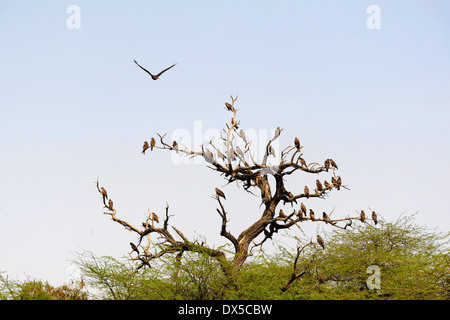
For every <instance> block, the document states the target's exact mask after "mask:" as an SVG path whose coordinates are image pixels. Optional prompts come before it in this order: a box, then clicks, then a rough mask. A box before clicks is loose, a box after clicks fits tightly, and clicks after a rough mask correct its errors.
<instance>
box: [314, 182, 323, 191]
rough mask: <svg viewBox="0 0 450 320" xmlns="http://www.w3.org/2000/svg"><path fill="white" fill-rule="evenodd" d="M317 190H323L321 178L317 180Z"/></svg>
mask: <svg viewBox="0 0 450 320" xmlns="http://www.w3.org/2000/svg"><path fill="white" fill-rule="evenodd" d="M316 186H317V190H319V191H322V189H323V187H322V184H321V183H320V181H319V180H316Z"/></svg>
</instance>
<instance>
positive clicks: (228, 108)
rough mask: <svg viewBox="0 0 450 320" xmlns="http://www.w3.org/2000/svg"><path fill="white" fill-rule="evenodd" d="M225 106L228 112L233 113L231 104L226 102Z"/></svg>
mask: <svg viewBox="0 0 450 320" xmlns="http://www.w3.org/2000/svg"><path fill="white" fill-rule="evenodd" d="M225 106H226V107H227V110H228V111H234V108H233V106H232V105H231V104H229V103H228V102H225Z"/></svg>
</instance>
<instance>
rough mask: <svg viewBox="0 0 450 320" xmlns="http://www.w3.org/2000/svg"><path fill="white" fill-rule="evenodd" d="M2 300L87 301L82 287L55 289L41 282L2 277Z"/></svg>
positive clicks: (0, 296)
mask: <svg viewBox="0 0 450 320" xmlns="http://www.w3.org/2000/svg"><path fill="white" fill-rule="evenodd" d="M0 299H2V300H7V299H8V300H87V293H86V292H84V291H83V290H82V285H78V286H77V287H75V286H74V287H73V288H71V287H69V286H67V285H62V286H59V287H53V286H52V285H50V284H49V283H48V282H43V281H41V280H26V281H24V282H20V281H17V280H11V279H8V277H3V276H2V275H0Z"/></svg>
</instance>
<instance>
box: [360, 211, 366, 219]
mask: <svg viewBox="0 0 450 320" xmlns="http://www.w3.org/2000/svg"><path fill="white" fill-rule="evenodd" d="M360 219H361V222H364V220H366V213H365V212H364V210H361V215H360Z"/></svg>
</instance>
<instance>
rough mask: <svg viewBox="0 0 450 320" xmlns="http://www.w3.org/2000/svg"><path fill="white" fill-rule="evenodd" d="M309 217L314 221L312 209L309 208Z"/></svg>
mask: <svg viewBox="0 0 450 320" xmlns="http://www.w3.org/2000/svg"><path fill="white" fill-rule="evenodd" d="M309 217H310V218H311V220H312V221H314V211H312V209H309Z"/></svg>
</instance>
